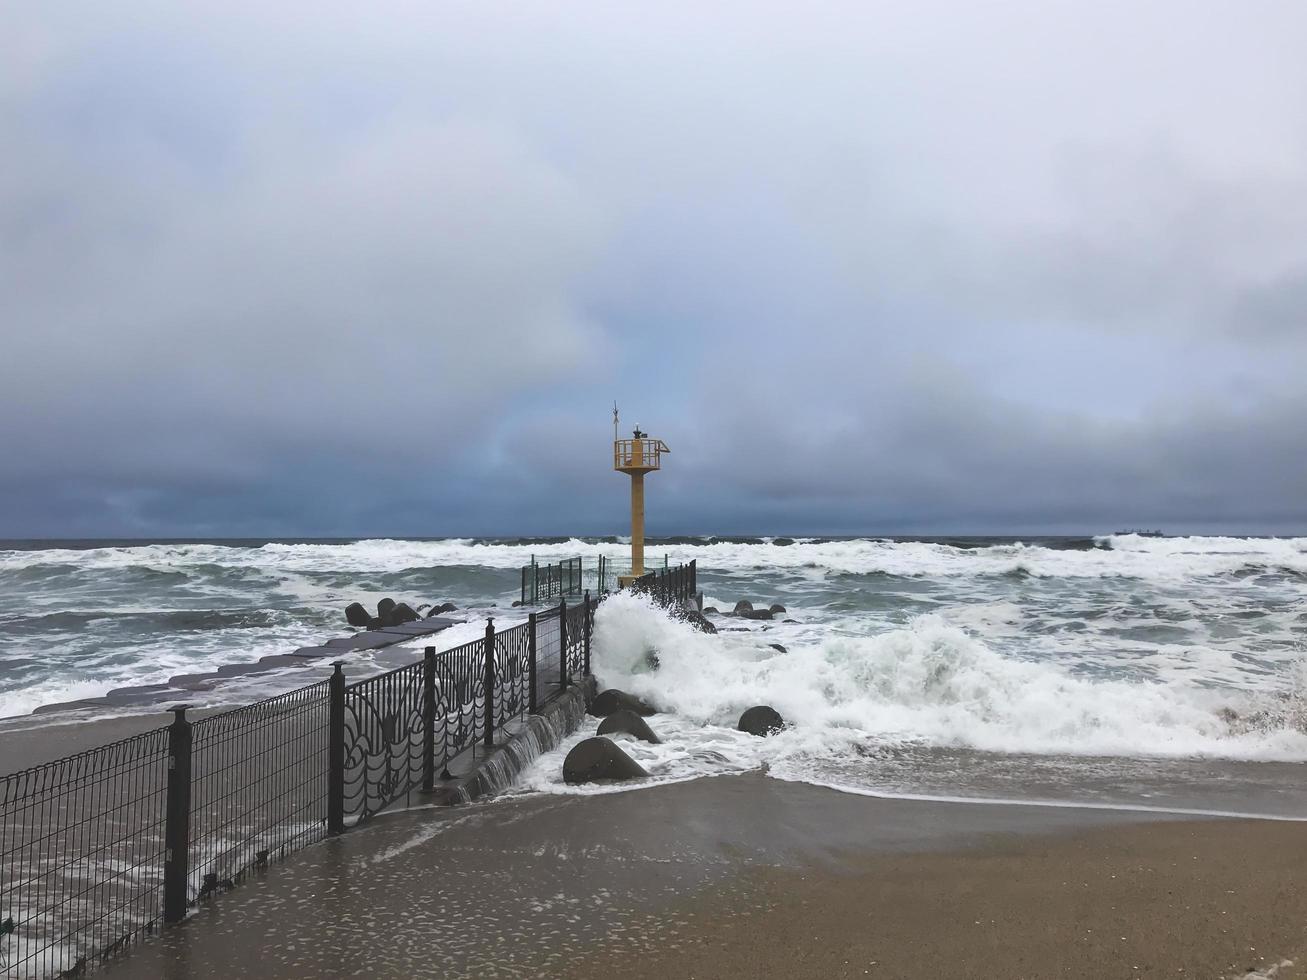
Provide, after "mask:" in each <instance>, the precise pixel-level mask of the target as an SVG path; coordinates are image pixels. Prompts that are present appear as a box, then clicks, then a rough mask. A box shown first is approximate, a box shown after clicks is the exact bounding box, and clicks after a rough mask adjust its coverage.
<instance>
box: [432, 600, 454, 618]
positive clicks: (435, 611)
mask: <svg viewBox="0 0 1307 980" xmlns="http://www.w3.org/2000/svg"><path fill="white" fill-rule="evenodd" d="M457 609H458V606H456V605H454V604H453V603H452V602H442V603H441V604H440V605H438V606H435V607H433V608H432V610H431V615H432V616H443V615H444V614H445V613H447V612H454V611H456V610H457Z"/></svg>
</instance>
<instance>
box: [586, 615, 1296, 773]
mask: <svg viewBox="0 0 1307 980" xmlns="http://www.w3.org/2000/svg"><path fill="white" fill-rule="evenodd" d="M769 642H770V635H766V636H764V635H760V634H757V633H743V634H733V635H729V634H719V635H717V636H709V635H705V634H702V633H699V632H697V631H695V630H693V629H692V628H690V627H689V626H687V625H686V624H684V623H680V622H676V621H673V620H671V619H669V618H668V617H667V616H666V615H665V614H663V613H662V612H660V611H658V610H656V609H654V608H652V607H651V606H650V605H649V604H648V603H647V602H645V601H644V600H642V599H641V598H639V597H635V596H625V595H623V596H617V597H615V598H613V599H610V600H609V601H608V602H606V603H605V604H604V605H603V607H601V609H600V612H599V614H598V615H597V617H596V623H595V647H594V649H595V655H594V656H595V666H596V672H597V673H598V675H599V678H600V682H601V684H603V685H605V686H612V687H620V688H623V689H625V690H629V691H631V692H633V693H635V694H638V695H640V696H642V697H645V698H647V699H649V700H650V701H651V702H653V703H654V704H656V705H658V706H659V707H660V708H662V709H663V710H664V711H668V712H672V713H674V714H675V715H676V716H677V718H678V719H681V720H683V721H685V722H688V723H690V724H692V725H696V726H702V727H708V728H712V729H713V730H714V731H716V730H720V729H722V728H726V729H729V728H730V727H731V726H733V725H734V723H735V721H736V719H737V718H738V716H739V714H740V713H741V712H742V711H743V710H744V709H745V708H747V707H749V706H751V705H754V704H770V705H773V706H774V707H775V708H776V709H777V710H779V711H780V712H781V714H782V715H783V716H784V717H785V718H786V719H787V720H788V721H789V722H791V724H792V726H793V727H792V728H791V729H790V730H789V731H788V732H787V733H786V734H785V736H784V737H783V738H782V739H778V740H775V741H773V742H772V743H771V744H770V746H769V750H768V751H769V754H770V755H771V757H772V758H775V757H776V753H777V752H795V753H802V754H807V755H812V756H820V755H822V754H824V753H830V752H832V751H835V752H838V751H840V750H841V746H842V747H843V750H844V751H848V749H849V746H850V744H852V743H858V744H868V743H869V744H874V745H932V746H941V747H966V748H971V749H976V750H980V751H986V752H1003V753H1053V754H1060V755H1108V756H1111V755H1120V756H1172V757H1187V756H1205V757H1215V758H1228V759H1259V760H1271V759H1275V760H1292V761H1297V760H1307V734H1304V733H1303V731H1301V730H1299V728H1298V727H1295V725H1294V724H1293V723H1292V721H1293V719H1292V717H1291V711H1290V708H1291V707H1292V706H1293V705H1295V704H1297V701H1296V697H1300V695H1299V696H1295V695H1294V694H1293V693H1292V692H1281V694H1282V695H1283V696H1280V697H1276V696H1274V695H1272V694H1271V693H1270V692H1269V691H1268V692H1266V693H1265V694H1263V693H1252V692H1244V693H1242V694H1240V693H1239V692H1232V691H1230V690H1227V689H1217V688H1212V687H1205V686H1202V685H1199V684H1195V683H1190V682H1187V681H1185V680H1183V679H1175V678H1172V679H1171V680H1169V681H1168V682H1166V683H1163V682H1159V681H1156V680H1148V679H1138V678H1132V677H1122V676H1102V675H1092V674H1084V673H1077V672H1073V671H1071V670H1069V669H1067V668H1066V667H1064V666H1062V665H1060V664H1058V663H1054V662H1048V661H1043V662H1036V661H1026V660H1020V659H1016V658H1013V657H1010V656H1005V655H1003V654H1001V653H999V652H998V651H996V650H994V649H992V648H991V647H990V646H988V645H987V644H986V643H985V642H983V641H982V640H980V639H978V638H977V637H976V636H974V635H972V634H971V633H969V632H968V631H966V630H964V629H962V628H960V627H958V626H955V625H950V624H949V623H947V622H946V621H945V620H944V619H943V618H941V617H938V616H921V617H917V618H915V619H913V620H912V621H911V622H910V623H908V624H907V625H906V626H904V627H902V628H897V629H886V630H883V631H881V632H877V633H869V634H867V635H861V636H857V635H854V636H849V635H832V636H827V637H825V638H824V639H821V640H819V641H817V642H802V643H798V644H795V645H793V646H790V647H789V649H788V650H786V651H785V652H781V651H778V650H774V649H771V648H770V647H769V646H768V645H767V644H768V643H769ZM650 653H653V654H655V655H656V658H657V662H658V667H657V669H651V668H650V666H649V654H650ZM1229 708H1233V709H1234V710H1235V711H1236V712H1237V713H1238V714H1239V715H1240V716H1241V717H1248V716H1249V714H1250V713H1251V712H1254V711H1258V710H1261V711H1263V712H1266V714H1265V715H1264V717H1263V724H1261V725H1253V726H1245V727H1241V726H1239V725H1232V724H1231V722H1230V720H1229V718H1230V716H1229V715H1228V714H1223V710H1222V709H1229ZM714 737H720V736H714ZM731 744H732V745H733V746H737V747H738V746H740V745H749V744H751V743H749V742H748V741H747V740H743V741H742V740H740V739H732V740H731ZM718 747H719V748H720V746H718Z"/></svg>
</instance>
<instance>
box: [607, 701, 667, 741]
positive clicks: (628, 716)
mask: <svg viewBox="0 0 1307 980" xmlns="http://www.w3.org/2000/svg"><path fill="white" fill-rule="evenodd" d="M599 734H600V735H634V736H635V737H636V738H638V739H640V741H642V742H650V743H652V744H654V745H658V744H660V743H661V742H662V739H660V738H659V737H658V736H657V735H655V734H654V733H653V729H652V728H650V727H649V723H648V722H647V721H645V720H644V719H643V718H641V717H640V716H639V715H637V714H636V713H635V712H634V711H632V710H631V709H630V708H623V709H622V710H621V711H614V712H613V713H612V714H611V715H609V716H608V717H607V718H605V719H604V720H603V721H601V722H600V723H599Z"/></svg>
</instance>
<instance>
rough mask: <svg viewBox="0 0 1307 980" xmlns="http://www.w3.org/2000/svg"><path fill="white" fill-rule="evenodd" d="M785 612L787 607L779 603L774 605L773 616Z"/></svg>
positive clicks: (772, 608)
mask: <svg viewBox="0 0 1307 980" xmlns="http://www.w3.org/2000/svg"><path fill="white" fill-rule="evenodd" d="M785 611H786V610H785V607H784V606H782V605H781V604H780V603H779V602H774V603H772V606H771V612H772V614H773V615H775V614H776V613H783V612H785Z"/></svg>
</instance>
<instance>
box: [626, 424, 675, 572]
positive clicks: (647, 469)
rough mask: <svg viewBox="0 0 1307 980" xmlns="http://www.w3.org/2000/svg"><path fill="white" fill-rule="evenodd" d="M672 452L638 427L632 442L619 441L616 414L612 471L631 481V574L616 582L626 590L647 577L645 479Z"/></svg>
mask: <svg viewBox="0 0 1307 980" xmlns="http://www.w3.org/2000/svg"><path fill="white" fill-rule="evenodd" d="M669 452H671V450H670V449H668V448H667V445H666V443H664V442H663V441H662V440H661V439H650V438H649V434H648V433H647V432H641V431H640V429H639V427H638V426H637V427H636V429H635V432H634V433H633V435H632V438H630V439H618V438H617V410H616V409H615V408H614V410H613V469H615V470H618V471H619V472H621V473H626V474H628V475H629V476H630V477H631V574H630V575H620V576H618V578H617V585H618V588H622V589H624V588H626V586H627V585H629V584H630V583H631V582H632V581H633V580H634V579H637V578H639V577H640V576H641V575H643V574H644V475H645V474H646V473H652V472H654V471H656V470H657V469H658V468H659V465H658V464H659V461H660V458H661V457H662V454H663V453H669Z"/></svg>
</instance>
